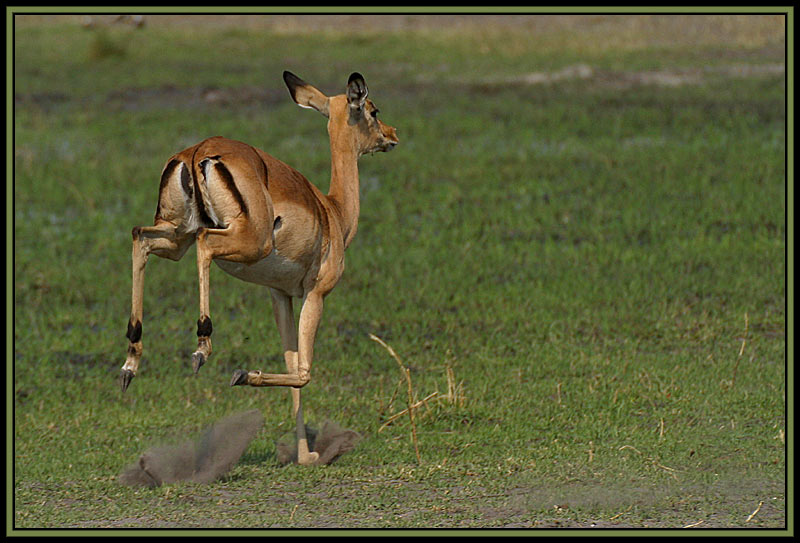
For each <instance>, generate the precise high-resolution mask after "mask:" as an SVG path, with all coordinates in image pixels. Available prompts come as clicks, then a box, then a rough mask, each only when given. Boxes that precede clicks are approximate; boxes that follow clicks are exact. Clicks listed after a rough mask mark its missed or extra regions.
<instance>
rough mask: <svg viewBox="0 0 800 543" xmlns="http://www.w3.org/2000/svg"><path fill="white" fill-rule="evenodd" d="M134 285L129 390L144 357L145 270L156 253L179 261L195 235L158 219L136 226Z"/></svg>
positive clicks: (124, 374) (125, 375) (125, 370)
mask: <svg viewBox="0 0 800 543" xmlns="http://www.w3.org/2000/svg"><path fill="white" fill-rule="evenodd" d="M132 235H133V255H132V261H133V277H132V279H133V281H132V284H133V288H132V295H131V317H130V320H129V321H128V333H127V337H128V342H129V344H128V356H127V359H126V360H125V364H124V365H123V366H122V371H121V373H120V385H121V387H122V391H123V392H124V391H125V390H127V388H128V385H130V383H131V380H132V379H133V378H134V377H135V376H136V372H137V371H138V370H139V360H140V359H141V357H142V298H143V295H144V269H145V266H146V265H147V259H148V257H149V256H150V254H152V253H154V254H156V255H158V256H162V257H164V258H169V259H171V260H179V259H180V258H181V257H182V256H183V255H184V253H186V250H187V249H188V248H189V246H190V245H191V244H192V243H193V242H194V238H193V236H192V235H187V234H183V235H179V234H178V232H177V229H176V227H175V225H174V224H172V223H170V222H167V221H164V220H157V221H156V224H155V225H154V226H137V227H135V228H134V229H133V232H132Z"/></svg>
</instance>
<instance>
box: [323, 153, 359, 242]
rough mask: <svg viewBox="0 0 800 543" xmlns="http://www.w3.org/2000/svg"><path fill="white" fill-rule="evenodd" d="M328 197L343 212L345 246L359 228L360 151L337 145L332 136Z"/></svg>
mask: <svg viewBox="0 0 800 543" xmlns="http://www.w3.org/2000/svg"><path fill="white" fill-rule="evenodd" d="M328 197H329V198H330V199H331V200H333V201H334V202H335V203H336V205H337V207H338V208H339V211H340V213H341V214H342V219H343V220H342V233H343V234H344V246H345V248H346V247H347V246H348V245H350V241H351V240H352V239H353V236H354V235H355V233H356V230H357V229H358V212H359V201H358V153H357V152H356V151H355V150H354V149H351V148H349V147H346V146H342V145H340V146H335V145H334V141H333V138H331V185H330V190H329V191H328Z"/></svg>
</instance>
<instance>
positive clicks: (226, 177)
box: [213, 162, 247, 214]
mask: <svg viewBox="0 0 800 543" xmlns="http://www.w3.org/2000/svg"><path fill="white" fill-rule="evenodd" d="M213 165H214V170H215V171H216V172H217V175H218V176H219V178H220V179H221V180H222V183H223V184H224V185H225V188H226V189H228V192H230V193H231V194H232V195H233V198H234V199H235V200H236V203H238V204H239V207H240V208H241V210H242V212H243V213H245V214H247V204H246V203H245V201H244V197H243V196H242V193H241V192H239V189H238V188H237V187H236V183H234V182H233V175H231V172H230V170H229V169H228V168H226V167H225V164H223V163H222V162H214V164H213Z"/></svg>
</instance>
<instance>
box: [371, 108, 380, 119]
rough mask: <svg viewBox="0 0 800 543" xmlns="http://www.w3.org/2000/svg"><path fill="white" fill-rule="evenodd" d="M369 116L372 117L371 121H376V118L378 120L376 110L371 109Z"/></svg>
mask: <svg viewBox="0 0 800 543" xmlns="http://www.w3.org/2000/svg"><path fill="white" fill-rule="evenodd" d="M370 115H372V118H373V119H377V118H378V110H377V109H373V110H372V111H371V112H370Z"/></svg>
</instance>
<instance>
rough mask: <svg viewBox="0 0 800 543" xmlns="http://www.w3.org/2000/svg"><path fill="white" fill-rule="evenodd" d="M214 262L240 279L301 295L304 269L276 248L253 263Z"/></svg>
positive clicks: (293, 294)
mask: <svg viewBox="0 0 800 543" xmlns="http://www.w3.org/2000/svg"><path fill="white" fill-rule="evenodd" d="M214 262H216V263H217V265H218V266H219V267H220V268H222V269H223V270H224V271H225V272H227V273H229V274H231V275H232V276H234V277H236V278H238V279H241V280H242V281H247V282H248V283H256V284H258V285H264V286H266V287H272V288H275V289H278V290H282V291H283V292H285V293H286V294H289V295H290V296H295V297H302V296H303V287H302V284H303V277H304V275H305V269H304V268H303V266H302V265H300V264H298V263H297V262H294V261H293V260H289V259H288V258H284V257H283V256H282V255H281V254H280V253H279V252H278V250H277V249H275V250H273V251H272V252H271V253H270V254H269V255H268V256H267V257H266V258H263V259H261V260H259V261H258V262H256V263H255V264H242V263H240V262H231V261H229V260H215V261H214Z"/></svg>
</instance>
